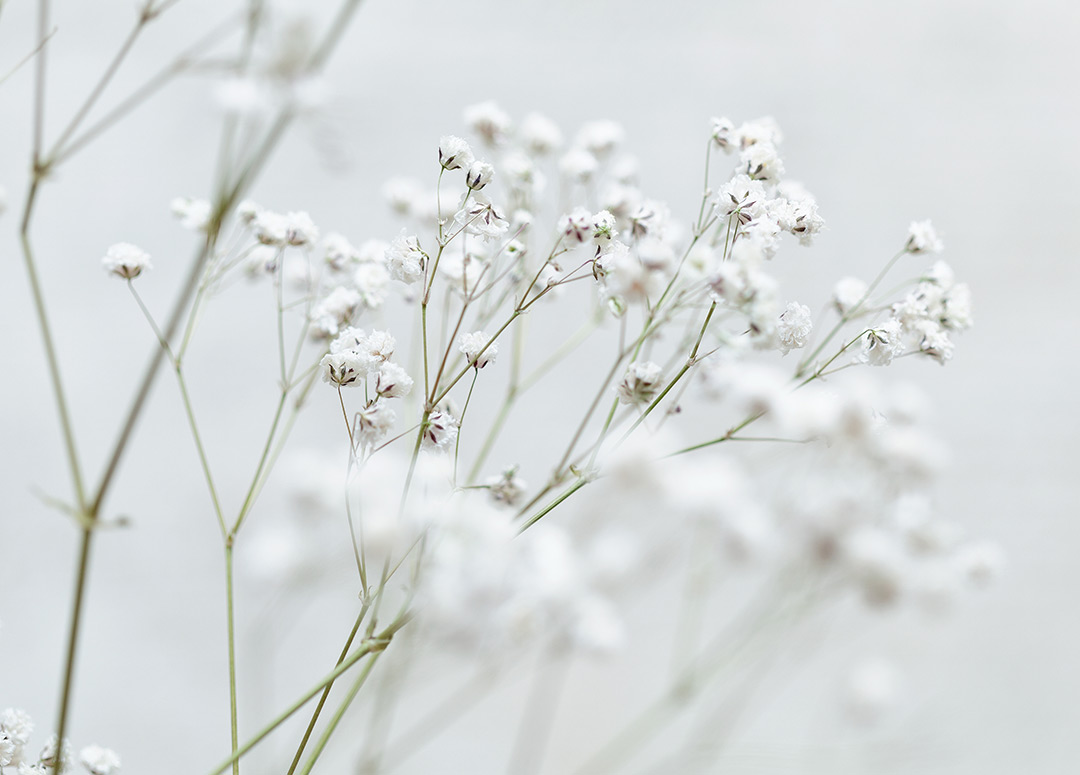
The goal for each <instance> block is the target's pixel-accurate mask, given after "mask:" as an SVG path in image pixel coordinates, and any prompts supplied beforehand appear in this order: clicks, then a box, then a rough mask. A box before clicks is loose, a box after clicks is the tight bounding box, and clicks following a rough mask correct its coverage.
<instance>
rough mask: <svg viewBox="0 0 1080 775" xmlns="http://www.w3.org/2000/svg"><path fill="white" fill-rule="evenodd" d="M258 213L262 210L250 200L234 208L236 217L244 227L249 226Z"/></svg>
mask: <svg viewBox="0 0 1080 775" xmlns="http://www.w3.org/2000/svg"><path fill="white" fill-rule="evenodd" d="M260 212H262V208H261V207H259V205H257V204H255V202H252V201H251V200H250V199H245V200H244V201H242V202H241V203H240V204H238V205H237V206H236V217H237V218H239V219H240V221H241V223H243V224H244V225H246V226H250V225H251V224H252V222H254V220H255V219H256V218H257V217H258V215H259V213H260Z"/></svg>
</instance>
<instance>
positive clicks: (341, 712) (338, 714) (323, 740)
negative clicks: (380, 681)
mask: <svg viewBox="0 0 1080 775" xmlns="http://www.w3.org/2000/svg"><path fill="white" fill-rule="evenodd" d="M380 656H381V652H380V653H377V654H374V655H373V656H372V657H371V659H370V660H369V661H368V663H367V664H366V665H364V669H363V670H361V671H360V675H358V676H357V677H356V681H354V682H353V685H352V687H351V688H350V689H349V693H348V694H346V695H345V699H344V700H342V702H341V705H339V706H338V709H337V710H336V711H334V715H333V716H332V717H331V719H330V723H329V724H328V725H327V727H326V729H324V730H323V733H322V734H321V735H320V736H319V739H318V741H317V742H316V743H315V748H314V750H312V752H311V756H309V757H308V760H307V762H306V763H305V764H304V769H302V770H301V771H300V775H308V773H310V772H311V770H312V768H313V767H314V766H315V762H316V761H318V759H319V756H320V755H321V754H322V752H323V749H325V748H326V744H327V743H328V742H329V741H330V737H331V735H333V734H334V730H336V729H337V726H338V724H340V723H341V719H342V718H343V717H344V716H345V711H347V710H348V709H349V706H350V705H352V702H353V700H355V699H356V695H357V694H359V693H360V689H362V688H363V686H364V684H365V683H366V682H367V679H368V676H369V675H371V670H372V668H374V667H375V663H376V662H377V661H378V659H379V657H380Z"/></svg>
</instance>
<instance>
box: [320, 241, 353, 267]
mask: <svg viewBox="0 0 1080 775" xmlns="http://www.w3.org/2000/svg"><path fill="white" fill-rule="evenodd" d="M323 260H324V261H326V263H327V265H328V266H329V267H330V268H331V269H333V270H334V271H336V272H340V271H343V270H345V269H346V268H347V267H348V266H349V265H350V264H354V263H359V261H360V256H359V254H358V253H357V251H356V248H354V247H353V246H352V243H350V242H349V240H348V239H346V238H345V236H344V235H341V234H338V233H337V232H331V233H330V234H327V235H326V237H324V238H323Z"/></svg>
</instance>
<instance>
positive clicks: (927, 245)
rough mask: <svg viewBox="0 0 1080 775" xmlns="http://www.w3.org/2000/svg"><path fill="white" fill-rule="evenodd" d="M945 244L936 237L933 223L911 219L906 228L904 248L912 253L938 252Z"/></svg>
mask: <svg viewBox="0 0 1080 775" xmlns="http://www.w3.org/2000/svg"><path fill="white" fill-rule="evenodd" d="M944 247H945V245H944V244H943V243H942V241H941V238H940V237H938V234H937V231H936V230H935V229H934V225H933V224H932V223H930V221H912V222H911V226H910V228H909V229H908V238H907V242H906V243H905V244H904V250H906V251H907V252H908V253H912V254H914V255H919V254H920V253H940V252H941V251H942V250H943V249H944Z"/></svg>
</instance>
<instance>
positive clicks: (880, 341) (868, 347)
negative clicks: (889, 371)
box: [862, 318, 904, 366]
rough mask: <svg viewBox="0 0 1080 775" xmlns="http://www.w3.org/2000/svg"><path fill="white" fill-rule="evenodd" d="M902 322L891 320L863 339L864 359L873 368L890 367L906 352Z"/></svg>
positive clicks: (868, 333)
mask: <svg viewBox="0 0 1080 775" xmlns="http://www.w3.org/2000/svg"><path fill="white" fill-rule="evenodd" d="M902 333H903V332H902V330H901V325H900V321H899V320H896V319H895V318H890V319H889V320H888V321H887V322H886V323H884V324H883V325H881V326H878V327H877V328H875V329H873V330H871V331H868V332H867V333H866V336H865V337H864V338H863V351H862V359H863V360H864V361H866V363H869V364H870V365H871V366H888V365H889V364H890V363H892V361H893V359H894V358H896V357H897V356H899V355H902V354H903V352H904V341H903V338H902Z"/></svg>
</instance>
